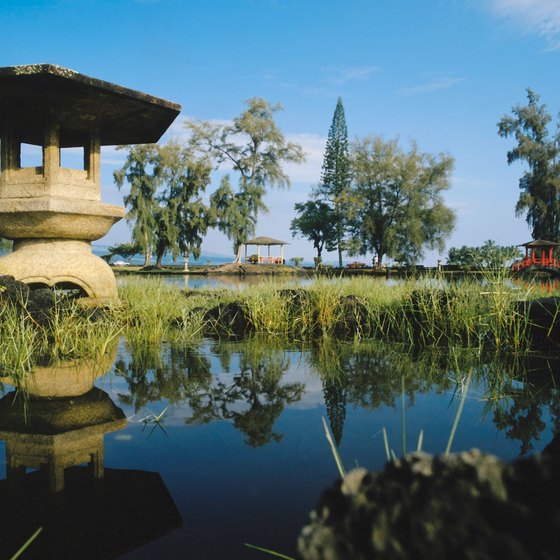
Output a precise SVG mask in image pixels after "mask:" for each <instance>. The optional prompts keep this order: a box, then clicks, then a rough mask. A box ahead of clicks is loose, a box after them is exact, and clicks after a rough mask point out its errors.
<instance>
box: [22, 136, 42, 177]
mask: <svg viewBox="0 0 560 560" xmlns="http://www.w3.org/2000/svg"><path fill="white" fill-rule="evenodd" d="M18 168H19V169H28V168H35V170H36V171H37V173H42V170H43V146H42V145H40V144H30V143H28V142H20V143H19V162H18Z"/></svg>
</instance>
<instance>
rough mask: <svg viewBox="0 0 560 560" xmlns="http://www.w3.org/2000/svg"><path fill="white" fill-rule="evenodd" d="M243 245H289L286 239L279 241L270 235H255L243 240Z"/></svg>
mask: <svg viewBox="0 0 560 560" xmlns="http://www.w3.org/2000/svg"><path fill="white" fill-rule="evenodd" d="M244 245H289V243H287V242H286V241H280V240H279V239H273V238H272V237H264V236H262V237H255V238H253V239H249V241H245V243H244Z"/></svg>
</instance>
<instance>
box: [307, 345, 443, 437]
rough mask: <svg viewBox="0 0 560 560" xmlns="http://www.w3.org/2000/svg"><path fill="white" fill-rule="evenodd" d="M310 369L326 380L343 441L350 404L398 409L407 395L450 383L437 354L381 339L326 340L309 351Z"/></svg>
mask: <svg viewBox="0 0 560 560" xmlns="http://www.w3.org/2000/svg"><path fill="white" fill-rule="evenodd" d="M310 362H311V365H312V367H313V368H314V369H315V370H316V371H317V372H318V373H319V375H320V377H321V380H322V382H323V395H324V399H325V407H326V411H327V415H328V417H329V422H330V425H331V431H332V433H333V436H334V437H335V441H336V444H337V445H339V444H340V441H341V439H342V434H343V429H344V420H345V418H346V406H347V404H351V405H357V406H360V407H362V408H366V409H370V410H373V409H376V408H378V407H380V406H391V407H395V403H396V400H397V399H400V398H401V397H402V391H403V382H404V387H405V396H406V397H408V401H409V402H410V403H413V402H414V395H415V393H417V392H425V391H428V390H430V389H431V388H432V386H433V384H434V383H436V386H437V389H438V390H443V389H444V388H447V387H449V386H450V385H451V381H450V380H449V379H448V378H447V377H446V376H444V375H442V373H443V370H442V367H441V366H442V364H441V363H440V362H441V356H440V354H439V353H437V352H435V353H425V354H422V355H420V356H416V355H413V354H411V353H409V352H407V351H406V350H405V349H403V348H402V347H401V346H397V345H390V344H384V343H381V342H379V341H369V342H365V343H359V344H352V343H348V342H342V341H337V340H332V339H325V340H323V341H321V344H318V345H316V346H314V347H313V348H312V349H311V353H310Z"/></svg>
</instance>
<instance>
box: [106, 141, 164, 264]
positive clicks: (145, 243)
mask: <svg viewBox="0 0 560 560" xmlns="http://www.w3.org/2000/svg"><path fill="white" fill-rule="evenodd" d="M121 149H125V150H127V152H128V153H127V156H126V161H125V162H124V164H123V166H122V167H121V168H120V169H118V170H116V171H114V173H113V178H114V180H115V184H116V185H117V188H118V189H121V188H122V187H123V186H124V184H125V182H126V183H128V186H129V189H130V190H129V192H128V193H127V194H126V195H125V196H124V197H123V200H124V205H125V207H126V208H127V212H126V217H125V219H126V221H127V222H128V223H129V224H131V226H132V241H133V243H134V244H136V245H138V246H139V247H140V248H141V250H142V252H143V253H144V266H149V265H150V263H151V259H152V249H153V244H154V236H155V231H156V225H157V222H156V205H157V202H156V198H155V195H156V191H157V189H158V185H159V177H158V171H159V170H158V169H157V165H156V164H157V146H156V145H155V144H139V145H135V146H121Z"/></svg>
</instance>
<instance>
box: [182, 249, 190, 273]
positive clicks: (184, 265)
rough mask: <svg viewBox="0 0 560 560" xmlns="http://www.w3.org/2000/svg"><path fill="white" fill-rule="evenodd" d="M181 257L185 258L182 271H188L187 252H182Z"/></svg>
mask: <svg viewBox="0 0 560 560" xmlns="http://www.w3.org/2000/svg"><path fill="white" fill-rule="evenodd" d="M183 258H184V259H185V262H184V264H183V272H188V271H189V254H188V253H186V254H184V255H183Z"/></svg>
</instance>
